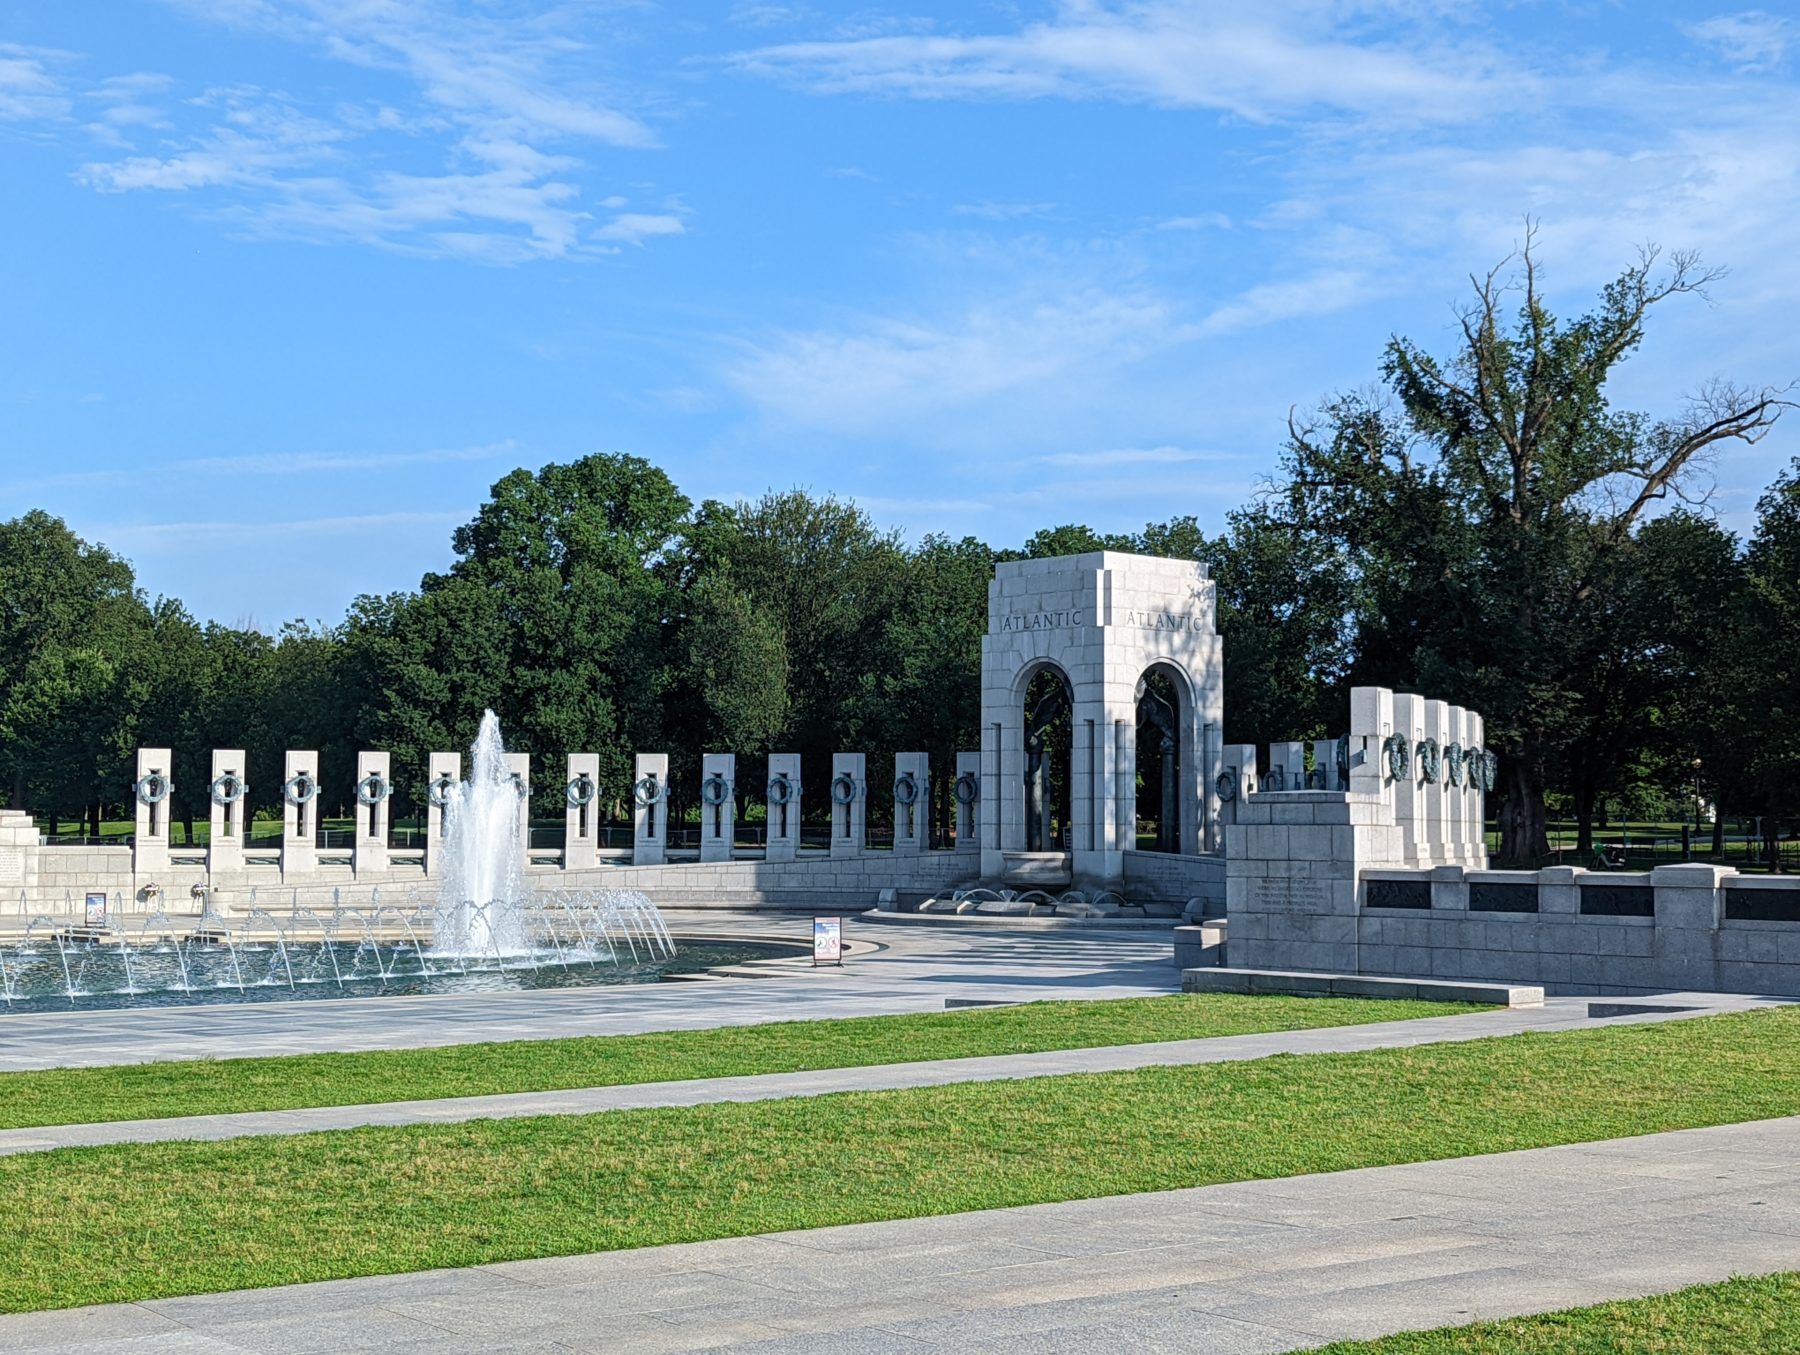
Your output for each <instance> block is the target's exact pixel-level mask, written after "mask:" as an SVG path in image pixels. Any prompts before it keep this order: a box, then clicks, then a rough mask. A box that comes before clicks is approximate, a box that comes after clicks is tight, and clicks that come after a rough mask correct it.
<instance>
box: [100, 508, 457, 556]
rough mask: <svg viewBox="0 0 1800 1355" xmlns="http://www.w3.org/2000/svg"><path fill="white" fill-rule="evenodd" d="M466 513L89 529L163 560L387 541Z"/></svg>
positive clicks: (122, 546) (454, 521)
mask: <svg viewBox="0 0 1800 1355" xmlns="http://www.w3.org/2000/svg"><path fill="white" fill-rule="evenodd" d="M468 517H469V515H468V513H467V512H466V511H463V512H394V513H356V514H347V515H343V516H334V517H314V518H298V519H290V520H286V521H283V520H280V519H255V520H250V521H231V520H225V521H219V520H195V521H187V522H127V523H118V524H114V525H111V526H103V527H96V528H91V529H88V530H87V531H86V532H84V535H92V536H93V537H95V538H96V539H97V540H99V541H101V542H103V543H104V544H105V545H107V546H110V547H112V548H113V549H115V550H127V551H129V550H144V551H150V552H154V553H156V554H159V555H200V554H212V553H215V552H217V551H219V550H222V549H226V548H229V547H236V546H253V545H262V544H266V543H267V542H269V541H274V540H279V541H292V540H296V539H309V538H324V537H334V538H335V537H345V536H364V537H368V538H371V539H373V538H376V537H382V536H385V535H387V534H390V533H392V532H393V531H395V530H396V529H406V528H416V527H450V526H458V525H460V524H462V523H464V522H466V521H468Z"/></svg>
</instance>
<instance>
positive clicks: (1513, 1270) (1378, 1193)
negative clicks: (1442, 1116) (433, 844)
mask: <svg viewBox="0 0 1800 1355" xmlns="http://www.w3.org/2000/svg"><path fill="white" fill-rule="evenodd" d="M1796 1154H1800V1120H1768V1121H1761V1122H1757V1123H1751V1124H1743V1125H1732V1126H1727V1127H1724V1128H1719V1129H1701V1130H1690V1131H1686V1132H1682V1133H1673V1134H1656V1135H1650V1136H1646V1137H1643V1138H1633V1139H1617V1140H1613V1141H1611V1142H1606V1143H1594V1144H1582V1145H1576V1146H1572V1147H1566V1148H1545V1149H1538V1150H1534V1151H1530V1152H1521V1153H1504V1154H1497V1155H1494V1156H1491V1157H1474V1158H1461V1159H1457V1160H1453V1161H1447V1162H1432V1163H1421V1164H1417V1165H1409V1166H1399V1167H1378V1168H1372V1169H1368V1170H1364V1171H1353V1172H1341V1173H1335V1174H1331V1175H1322V1176H1305V1177H1293V1178H1289V1179H1285V1180H1277V1181H1260V1182H1247V1183H1243V1184H1236V1185H1225V1186H1209V1187H1205V1188H1202V1189H1197V1190H1180V1191H1169V1192H1164V1193H1158V1194H1150V1195H1127V1196H1117V1197H1113V1198H1107V1199H1099V1200H1087V1201H1081V1202H1077V1203H1073V1204H1055V1205H1036V1206H1032V1207H1029V1208H1022V1209H1002V1210H994V1211H990V1212H986V1213H979V1214H957V1215H951V1216H949V1217H944V1218H933V1219H913V1220H905V1221H900V1222H893V1223H874V1224H860V1225H856V1226H852V1227H841V1228H821V1229H815V1230H812V1231H807V1232H795V1233H781V1234H775V1235H771V1236H766V1237H751V1238H740V1239H735V1240H728V1241H721V1242H705V1243H697V1244H691V1245H685V1246H673V1247H654V1248H646V1249H643V1250H641V1251H629V1252H613V1253H603V1254H600V1255H593V1256H575V1257H565V1258H559V1259H552V1260H542V1261H515V1262H508V1263H505V1264H500V1265H491V1266H481V1267H475V1268H472V1269H468V1270H459V1271H435V1272H429V1273H425V1274H419V1275H404V1276H391V1277H380V1278H374V1279H366V1280H343V1281H334V1282H331V1283H326V1284H314V1285H301V1286H295V1287H293V1288H287V1289H274V1290H260V1291H247V1292H239V1293H233V1294H218V1295H208V1296H204V1297H197V1298H185V1299H168V1300H160V1301H156V1302H150V1303H140V1304H120V1305H115V1306H111V1307H103V1308H89V1309H79V1310H72V1311H67V1312H57V1313H42V1314H29V1315H19V1316H12V1317H0V1350H8V1351H34V1352H38V1355H47V1353H48V1352H57V1353H58V1355H124V1352H132V1355H140V1353H141V1355H154V1353H156V1352H176V1351H181V1352H195V1353H197V1355H235V1353H239V1352H245V1351H259V1352H280V1353H281V1355H295V1353H296V1352H303V1351H326V1350H330V1351H338V1350H351V1349H355V1350H368V1351H372V1352H379V1353H380V1355H401V1352H412V1351H419V1352H425V1351H431V1352H438V1353H439V1355H460V1353H461V1352H469V1353H470V1355H492V1352H494V1351H499V1350H505V1351H508V1352H548V1351H558V1352H567V1351H594V1352H598V1351H617V1350H631V1351H633V1352H643V1355H654V1353H655V1352H659V1351H674V1350H712V1349H728V1350H748V1351H754V1352H758V1353H759V1355H827V1353H828V1352H857V1353H858V1355H868V1353H870V1352H876V1353H878V1352H912V1351H928V1350H933V1349H940V1350H955V1351H967V1352H989V1353H991V1355H999V1353H1000V1352H1033V1353H1034V1355H1035V1352H1040V1351H1048V1352H1056V1351H1067V1352H1091V1351H1097V1350H1119V1351H1162V1352H1175V1351H1194V1352H1201V1351H1204V1352H1212V1353H1213V1355H1218V1353H1219V1352H1253V1351H1283V1350H1293V1349H1300V1348H1305V1347H1308V1346H1312V1345H1316V1344H1319V1343H1321V1342H1324V1341H1328V1340H1335V1339H1338V1338H1343V1337H1366V1336H1375V1335H1380V1334H1384V1333H1387V1332H1390V1331H1397V1330H1408V1329H1415V1328H1422V1327H1431V1326H1439V1325H1445V1324H1452V1323H1464V1322H1470V1321H1474V1320H1476V1319H1479V1318H1489V1317H1503V1316H1512V1315H1517V1314H1521V1313H1528V1312H1538V1311H1544V1310H1547V1309H1553V1308H1562V1307H1569V1306H1574V1305H1580V1304H1587V1303H1594V1302H1599V1301H1601V1300H1604V1299H1611V1298H1626V1297H1637V1296H1640V1295H1644V1294H1649V1293H1655V1292H1659V1291H1663V1290H1668V1289H1674V1288H1678V1287H1680V1286H1682V1285H1686V1284H1692V1283H1698V1282H1702V1281H1712V1280H1721V1279H1725V1278H1727V1277H1729V1276H1731V1275H1733V1274H1754V1273H1766V1272H1771V1271H1777V1270H1789V1269H1794V1268H1796V1267H1800V1173H1796V1172H1795V1171H1794V1162H1795V1158H1796Z"/></svg>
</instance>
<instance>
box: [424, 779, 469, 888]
mask: <svg viewBox="0 0 1800 1355" xmlns="http://www.w3.org/2000/svg"><path fill="white" fill-rule="evenodd" d="M461 784H462V754H461V753H432V754H430V755H429V756H428V757H427V758H426V762H425V874H426V875H428V876H436V875H441V874H442V873H443V870H444V833H445V830H446V829H447V828H448V827H449V818H450V799H451V797H452V796H453V795H455V794H456V788H457V787H458V786H459V785H461Z"/></svg>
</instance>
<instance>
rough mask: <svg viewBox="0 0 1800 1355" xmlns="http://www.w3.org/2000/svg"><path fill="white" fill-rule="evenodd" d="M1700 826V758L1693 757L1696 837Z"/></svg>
mask: <svg viewBox="0 0 1800 1355" xmlns="http://www.w3.org/2000/svg"><path fill="white" fill-rule="evenodd" d="M1701 826H1702V825H1701V822H1700V759H1699V758H1695V759H1694V835H1695V836H1696V837H1698V836H1699V835H1700V829H1701Z"/></svg>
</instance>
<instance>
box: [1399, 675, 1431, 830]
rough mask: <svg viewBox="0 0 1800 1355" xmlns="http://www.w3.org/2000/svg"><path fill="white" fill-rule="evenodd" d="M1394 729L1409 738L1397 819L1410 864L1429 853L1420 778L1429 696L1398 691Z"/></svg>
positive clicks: (1400, 783)
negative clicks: (1420, 742) (1421, 753)
mask: <svg viewBox="0 0 1800 1355" xmlns="http://www.w3.org/2000/svg"><path fill="white" fill-rule="evenodd" d="M1394 732H1395V733H1396V734H1398V735H1399V736H1400V737H1401V738H1403V739H1405V740H1406V774H1405V775H1404V776H1402V777H1400V778H1399V779H1397V780H1396V781H1395V782H1394V821H1395V824H1396V826H1397V827H1398V828H1399V829H1400V850H1401V857H1402V859H1403V860H1404V861H1405V862H1406V864H1407V865H1409V866H1416V865H1419V864H1421V863H1422V862H1425V861H1426V860H1427V857H1428V855H1429V852H1428V848H1427V839H1426V834H1425V822H1424V810H1425V805H1424V796H1423V794H1422V792H1421V790H1420V786H1421V782H1420V780H1419V740H1420V739H1422V738H1424V737H1425V698H1424V697H1422V696H1416V695H1414V694H1413V693H1411V692H1395V693H1394Z"/></svg>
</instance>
